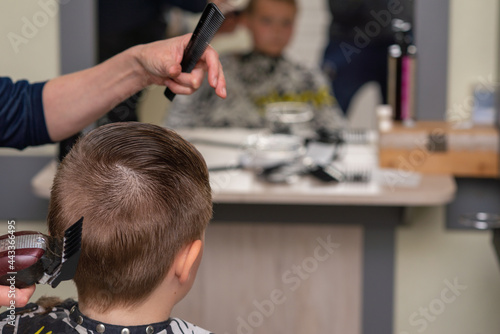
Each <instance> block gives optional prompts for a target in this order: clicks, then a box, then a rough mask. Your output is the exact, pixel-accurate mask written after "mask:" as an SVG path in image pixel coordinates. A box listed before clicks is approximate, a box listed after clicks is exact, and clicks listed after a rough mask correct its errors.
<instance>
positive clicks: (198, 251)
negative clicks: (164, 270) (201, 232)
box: [174, 240, 203, 284]
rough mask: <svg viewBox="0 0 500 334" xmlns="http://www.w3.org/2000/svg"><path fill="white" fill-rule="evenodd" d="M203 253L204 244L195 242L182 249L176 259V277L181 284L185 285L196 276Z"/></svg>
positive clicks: (199, 241)
mask: <svg viewBox="0 0 500 334" xmlns="http://www.w3.org/2000/svg"><path fill="white" fill-rule="evenodd" d="M202 251H203V242H202V241H201V240H195V241H193V242H191V243H189V244H187V245H186V246H184V248H182V250H181V251H180V252H179V253H178V254H177V256H176V257H175V262H174V266H175V275H176V276H177V278H178V279H179V283H181V284H184V283H186V282H187V281H189V277H190V275H191V274H193V270H194V274H196V270H197V269H198V265H199V262H200V260H201V259H200V260H199V259H198V258H199V257H201V255H202Z"/></svg>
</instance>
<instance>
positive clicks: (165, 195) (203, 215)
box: [48, 122, 212, 312]
mask: <svg viewBox="0 0 500 334" xmlns="http://www.w3.org/2000/svg"><path fill="white" fill-rule="evenodd" d="M81 216H83V217H84V221H83V235H82V253H81V257H80V262H79V265H78V269H77V272H76V275H75V277H74V281H75V283H76V286H77V289H78V296H79V301H80V302H81V303H92V305H93V307H94V308H95V309H97V310H101V311H102V312H104V311H106V310H108V309H110V308H112V307H115V306H121V307H128V306H133V305H135V304H137V303H139V302H141V301H143V300H145V299H146V298H147V297H148V296H149V294H150V293H151V292H152V291H153V290H154V289H155V288H156V287H157V286H158V285H159V284H160V283H161V282H162V280H163V279H164V277H165V275H166V274H167V272H168V271H169V269H170V267H171V265H172V263H173V262H174V258H175V257H176V255H177V254H178V252H179V251H180V250H181V249H182V248H183V247H184V246H186V245H187V244H189V243H191V242H194V241H196V240H200V239H201V240H202V239H203V235H204V231H205V228H206V226H207V224H208V222H209V220H210V218H211V216H212V201H211V190H210V184H209V178H208V171H207V167H206V164H205V162H204V160H203V158H202V156H201V155H200V153H199V152H198V151H197V150H196V149H195V148H194V147H193V146H192V145H191V144H189V143H188V142H186V141H185V140H184V139H182V138H181V137H180V136H179V135H177V134H176V133H175V132H173V131H170V130H167V129H164V128H161V127H158V126H155V125H151V124H143V123H132V122H128V123H113V124H108V125H105V126H102V127H99V128H97V129H95V130H94V131H92V132H91V133H89V134H88V135H87V136H85V137H84V138H82V139H81V140H79V141H78V142H77V144H76V145H75V146H74V147H73V149H72V150H71V151H70V152H69V154H68V155H67V156H66V158H65V159H64V160H63V162H62V163H61V164H60V166H59V169H58V171H57V174H56V176H55V179H54V184H53V188H52V193H51V200H50V207H49V215H48V226H49V233H50V234H51V235H53V236H62V235H63V234H64V230H65V229H66V228H67V227H68V226H69V225H71V224H72V223H73V222H75V221H76V220H77V219H78V218H79V217H81ZM198 262H199V261H198Z"/></svg>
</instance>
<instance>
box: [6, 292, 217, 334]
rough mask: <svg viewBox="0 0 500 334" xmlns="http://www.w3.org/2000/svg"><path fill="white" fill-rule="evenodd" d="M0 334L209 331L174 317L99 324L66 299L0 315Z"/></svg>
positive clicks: (179, 333)
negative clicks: (139, 323)
mask: <svg viewBox="0 0 500 334" xmlns="http://www.w3.org/2000/svg"><path fill="white" fill-rule="evenodd" d="M0 333H2V334H60V333H77V334H97V333H105V334H115V333H116V334H125V333H127V334H128V333H129V334H134V333H137V334H139V333H140V334H188V333H189V334H210V332H208V331H206V330H204V329H202V328H200V327H198V326H195V325H193V324H190V323H188V322H186V321H184V320H180V319H177V318H169V319H168V320H166V321H164V322H158V323H154V324H149V325H144V326H117V325H110V324H105V323H101V322H99V321H95V320H93V319H90V318H87V317H86V316H84V315H83V314H82V313H81V312H80V311H79V309H78V303H77V302H76V301H74V300H71V299H67V300H65V301H64V302H63V303H62V304H60V305H58V306H56V307H54V308H52V309H51V310H50V311H49V310H45V309H44V308H43V307H42V306H40V305H38V304H34V303H31V304H28V305H26V306H25V307H22V308H17V309H15V310H12V311H11V310H7V311H5V312H4V313H2V314H1V315H0Z"/></svg>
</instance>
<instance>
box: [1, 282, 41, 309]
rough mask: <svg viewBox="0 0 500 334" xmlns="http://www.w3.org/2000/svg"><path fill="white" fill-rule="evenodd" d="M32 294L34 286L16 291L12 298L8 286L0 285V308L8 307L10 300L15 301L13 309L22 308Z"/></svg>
mask: <svg viewBox="0 0 500 334" xmlns="http://www.w3.org/2000/svg"><path fill="white" fill-rule="evenodd" d="M33 292H35V285H32V286H29V287H27V288H24V289H16V291H15V293H14V295H15V297H14V296H12V291H10V287H9V286H4V285H0V306H10V305H11V304H10V302H11V300H15V301H16V303H15V305H14V306H15V307H23V306H25V305H26V304H27V303H28V301H29V299H30V298H31V296H32V295H33ZM9 294H10V296H9Z"/></svg>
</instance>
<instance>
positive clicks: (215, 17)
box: [181, 3, 225, 73]
mask: <svg viewBox="0 0 500 334" xmlns="http://www.w3.org/2000/svg"><path fill="white" fill-rule="evenodd" d="M224 19H225V17H224V15H223V14H222V12H221V11H220V10H219V8H218V7H217V6H216V5H215V4H213V3H209V4H208V5H207V7H206V8H205V10H204V11H203V14H202V16H201V18H200V21H199V22H198V25H197V26H196V28H195V30H194V32H193V37H192V38H191V40H190V41H189V44H188V46H187V47H186V50H185V51H184V56H183V58H182V62H181V66H182V71H183V72H188V73H189V72H191V71H192V70H193V68H194V66H195V65H196V63H197V62H198V60H199V59H200V58H201V56H202V55H203V52H205V49H206V48H207V46H208V43H209V42H210V41H211V40H212V38H213V37H214V35H215V33H216V32H217V30H219V28H220V26H221V25H222V22H224Z"/></svg>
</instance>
